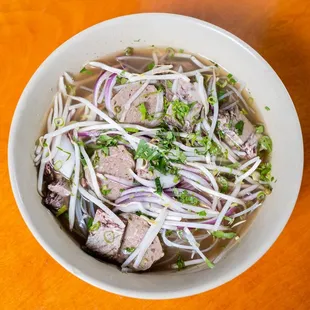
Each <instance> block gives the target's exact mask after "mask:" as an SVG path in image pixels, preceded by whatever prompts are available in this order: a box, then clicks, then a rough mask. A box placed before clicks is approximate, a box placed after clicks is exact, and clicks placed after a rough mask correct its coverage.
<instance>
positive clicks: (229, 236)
mask: <svg viewBox="0 0 310 310" xmlns="http://www.w3.org/2000/svg"><path fill="white" fill-rule="evenodd" d="M211 234H212V236H214V237H215V238H219V239H232V238H234V237H236V235H237V234H236V233H234V232H224V231H221V230H217V231H213V232H212V233H211Z"/></svg>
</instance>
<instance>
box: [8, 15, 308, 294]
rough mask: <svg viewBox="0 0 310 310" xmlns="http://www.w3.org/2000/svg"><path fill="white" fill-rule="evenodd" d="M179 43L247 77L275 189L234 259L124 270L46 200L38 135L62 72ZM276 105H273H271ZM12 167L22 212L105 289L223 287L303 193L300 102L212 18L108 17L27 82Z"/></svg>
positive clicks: (267, 242) (274, 233)
mask: <svg viewBox="0 0 310 310" xmlns="http://www.w3.org/2000/svg"><path fill="white" fill-rule="evenodd" d="M152 44H154V45H155V46H172V47H179V48H184V49H186V50H189V51H191V52H194V53H198V54H201V55H203V56H205V57H207V58H209V59H212V60H214V61H216V62H218V63H219V64H221V65H222V66H223V67H224V68H226V69H227V70H228V71H229V72H232V73H233V74H234V75H235V76H237V77H238V78H239V79H241V80H243V81H245V82H246V84H247V87H248V88H249V89H250V90H251V92H252V95H253V97H254V98H255V99H256V101H257V104H258V106H259V109H260V111H261V112H262V114H263V117H264V119H265V121H266V124H267V126H268V131H269V133H270V135H271V137H272V139H273V142H274V151H273V158H272V164H273V174H274V175H275V177H276V178H277V180H278V181H277V183H276V184H275V186H274V191H273V193H272V195H271V196H270V197H268V199H267V201H266V202H265V204H264V206H263V207H262V210H261V211H260V212H259V214H258V216H257V217H256V219H255V221H254V222H253V224H252V225H251V228H250V230H249V232H248V233H247V234H246V235H245V236H244V237H243V238H242V242H241V243H240V245H238V246H237V247H235V248H234V249H233V250H232V251H231V252H230V253H229V255H228V257H227V258H226V259H223V260H222V261H221V262H220V263H218V264H217V265H216V267H215V268H214V269H213V270H203V271H200V272H199V273H197V272H191V273H189V272H184V273H183V272H179V273H176V274H160V273H145V274H123V273H121V272H120V271H119V270H118V269H117V268H116V267H115V266H112V265H108V264H104V263H100V262H99V261H97V260H96V259H94V258H92V257H91V256H89V255H87V254H85V253H84V252H83V251H82V250H81V249H80V248H79V247H78V246H77V245H76V244H75V243H74V242H73V241H72V240H71V239H70V238H69V237H68V236H67V235H66V234H65V233H64V232H63V231H62V230H61V229H60V228H59V226H58V225H57V223H56V221H55V219H54V218H53V217H52V216H51V214H50V213H48V211H47V209H46V208H44V207H43V206H42V205H41V199H40V196H39V195H38V193H37V190H36V182H37V176H36V171H35V168H34V166H33V163H32V159H31V154H32V152H33V147H34V141H35V140H36V139H37V137H38V135H39V133H40V129H41V126H42V123H43V117H44V115H45V113H46V111H47V109H48V108H49V106H50V102H51V99H52V96H53V94H54V93H55V87H56V82H57V79H58V77H59V76H60V75H61V74H62V73H63V71H64V70H66V71H73V72H74V71H75V72H76V71H78V70H79V69H80V68H81V65H82V64H84V63H85V62H87V61H88V60H90V59H94V58H97V57H99V56H103V55H105V54H109V53H112V52H115V51H118V50H122V49H124V48H126V47H127V46H133V47H136V46H150V45H152ZM265 106H268V107H270V111H266V110H265V109H264V107H265ZM9 170H10V178H11V183H12V188H13V191H14V195H15V198H16V201H17V204H18V207H19V209H20V212H21V214H22V216H23V218H24V220H25V222H26V223H27V225H28V227H29V229H30V230H31V232H32V233H33V235H34V236H35V238H36V239H37V240H38V241H39V243H40V244H41V245H42V247H43V248H44V249H45V250H46V251H47V252H48V253H49V254H50V255H51V256H52V257H53V258H54V259H55V260H56V261H57V262H59V263H60V264H61V265H62V266H63V267H64V268H66V269H67V270H68V271H70V272H71V273H72V274H74V275H76V276H77V277H79V278H80V279H82V280H84V281H86V282H88V283H90V284H92V285H94V286H97V287H99V288H101V289H104V290H107V291H110V292H113V293H116V294H121V295H126V296H131V297H136V298H148V299H166V298H176V297H183V296H188V295H193V294H197V293H200V292H203V291H207V290H210V289H212V288H215V287H217V286H219V285H221V284H223V283H225V282H227V281H230V280H231V279H233V278H235V277H236V276H238V275H239V274H241V273H242V272H244V271H245V270H246V269H248V268H249V267H250V266H252V265H253V264H254V263H255V262H256V261H257V260H258V259H259V258H260V257H261V256H262V255H263V254H264V253H265V252H266V251H267V250H268V249H269V247H270V246H271V245H272V244H273V243H274V242H275V240H276V239H277V237H278V236H279V234H280V233H281V231H282V229H283V228H284V226H285V224H286V222H287V220H288V218H289V216H290V214H291V212H292V210H293V208H294V204H295V202H296V199H297V195H298V191H299V187H300V182H301V178H302V170H303V143H302V135H301V130H300V125H299V121H298V117H297V115H296V111H295V109H294V105H293V103H292V101H291V98H290V96H289V94H288V92H287V91H286V89H285V87H284V85H283V84H282V82H281V81H280V79H279V78H278V76H277V74H276V73H275V72H274V71H273V70H272V68H271V67H270V66H269V65H268V63H267V62H266V61H265V60H264V59H263V58H262V57H261V56H260V55H259V54H258V53H257V52H255V51H254V50H253V49H252V48H251V47H250V46H248V45H247V44H246V43H244V42H242V41H241V40H240V39H238V38H237V37H235V36H234V35H232V34H230V33H228V32H227V31H225V30H222V29H220V28H218V27H216V26H213V25H211V24H208V23H206V22H203V21H200V20H197V19H194V18H190V17H185V16H178V15H170V14H139V15H130V16H124V17H119V18H115V19H112V20H108V21H105V22H103V23H100V24H98V25H95V26H93V27H91V28H88V29H86V30H85V31H83V32H81V33H79V34H78V35H76V36H74V37H73V38H71V39H70V40H68V41H67V42H66V43H64V44H63V45H61V46H60V47H59V48H58V49H56V50H55V51H54V52H53V53H52V54H51V55H50V56H49V57H48V58H47V59H46V60H45V61H44V62H43V64H42V65H41V66H40V67H39V69H38V70H37V71H36V73H35V74H34V75H33V77H32V78H31V80H30V81H29V83H28V85H27V87H26V88H25V90H24V92H23V94H22V96H21V98H20V100H19V103H18V106H17V108H16V111H15V115H14V118H13V122H12V126H11V132H10V140H9Z"/></svg>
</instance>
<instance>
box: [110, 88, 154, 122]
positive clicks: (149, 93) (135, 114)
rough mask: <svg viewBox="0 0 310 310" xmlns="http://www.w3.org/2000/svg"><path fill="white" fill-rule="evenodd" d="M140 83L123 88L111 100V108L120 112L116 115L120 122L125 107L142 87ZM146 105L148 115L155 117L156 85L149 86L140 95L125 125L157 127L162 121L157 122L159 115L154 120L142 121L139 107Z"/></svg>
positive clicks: (131, 108) (126, 117)
mask: <svg viewBox="0 0 310 310" xmlns="http://www.w3.org/2000/svg"><path fill="white" fill-rule="evenodd" d="M141 85H142V84H140V83H133V84H129V85H128V86H126V87H124V88H122V89H121V90H120V91H119V92H118V93H117V94H116V95H115V96H114V97H113V98H112V100H111V106H112V110H113V111H115V112H116V111H118V110H120V112H119V113H117V114H116V117H117V119H118V120H120V118H121V116H122V113H123V110H124V105H125V104H126V102H127V101H128V100H129V99H130V97H131V96H133V95H134V94H135V93H136V92H137V91H138V90H139V88H140V87H141ZM142 103H143V104H144V105H145V107H146V110H147V114H148V115H150V116H154V113H155V111H156V105H157V89H156V87H155V86H154V85H148V86H147V87H146V88H145V89H144V91H143V92H142V93H141V94H140V96H139V97H138V98H137V99H135V100H134V101H133V102H132V103H131V106H130V108H129V110H128V112H127V114H126V116H125V119H124V123H129V124H139V125H144V126H147V127H156V126H157V125H158V124H159V123H160V120H156V117H158V116H159V115H155V119H154V120H148V119H145V120H142V114H141V112H140V110H139V106H140V105H141V104H142Z"/></svg>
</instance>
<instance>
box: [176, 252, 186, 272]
mask: <svg viewBox="0 0 310 310" xmlns="http://www.w3.org/2000/svg"><path fill="white" fill-rule="evenodd" d="M177 266H178V270H179V271H180V270H182V269H184V268H185V263H184V259H183V258H182V256H181V255H179V256H178V259H177Z"/></svg>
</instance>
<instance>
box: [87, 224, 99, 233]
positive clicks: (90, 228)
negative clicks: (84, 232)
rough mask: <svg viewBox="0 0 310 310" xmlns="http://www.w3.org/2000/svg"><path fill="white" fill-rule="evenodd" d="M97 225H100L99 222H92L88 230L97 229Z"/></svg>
mask: <svg viewBox="0 0 310 310" xmlns="http://www.w3.org/2000/svg"><path fill="white" fill-rule="evenodd" d="M99 227H100V222H96V223H94V224H92V225H91V226H90V227H89V231H95V230H98V229H99Z"/></svg>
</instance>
